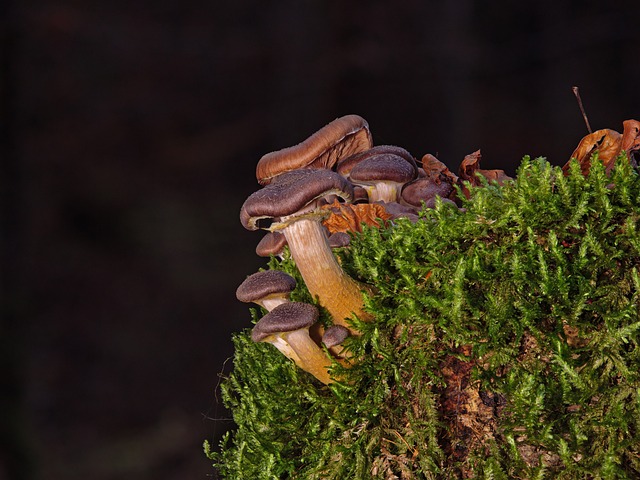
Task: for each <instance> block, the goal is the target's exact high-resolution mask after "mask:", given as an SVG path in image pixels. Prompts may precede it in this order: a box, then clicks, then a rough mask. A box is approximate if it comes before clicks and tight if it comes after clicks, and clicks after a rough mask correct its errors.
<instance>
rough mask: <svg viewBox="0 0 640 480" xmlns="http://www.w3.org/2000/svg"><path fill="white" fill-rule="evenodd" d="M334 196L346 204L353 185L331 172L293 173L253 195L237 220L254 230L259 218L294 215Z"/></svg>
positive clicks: (351, 194)
mask: <svg viewBox="0 0 640 480" xmlns="http://www.w3.org/2000/svg"><path fill="white" fill-rule="evenodd" d="M327 195H336V196H338V197H340V198H342V199H344V200H346V201H349V200H351V198H352V197H353V186H352V185H351V184H350V183H349V181H347V180H346V179H345V178H344V177H342V176H341V175H338V174H337V173H336V172H333V171H331V170H312V169H303V170H294V171H292V172H287V173H283V174H282V175H280V176H279V177H278V178H277V179H276V180H275V181H274V182H272V183H270V184H269V185H267V186H266V187H263V188H262V189H260V190H258V191H257V192H254V193H252V194H251V195H250V196H249V198H247V200H246V201H245V202H244V204H243V205H242V208H241V209H240V221H241V222H242V225H243V226H244V227H245V228H246V229H248V230H257V229H258V228H260V227H259V226H258V221H259V220H260V219H268V218H271V219H276V218H279V217H285V216H290V215H295V214H296V213H298V212H300V211H301V210H303V209H305V207H308V206H309V205H310V204H311V203H312V202H313V201H314V200H317V199H320V198H322V197H325V196H327Z"/></svg>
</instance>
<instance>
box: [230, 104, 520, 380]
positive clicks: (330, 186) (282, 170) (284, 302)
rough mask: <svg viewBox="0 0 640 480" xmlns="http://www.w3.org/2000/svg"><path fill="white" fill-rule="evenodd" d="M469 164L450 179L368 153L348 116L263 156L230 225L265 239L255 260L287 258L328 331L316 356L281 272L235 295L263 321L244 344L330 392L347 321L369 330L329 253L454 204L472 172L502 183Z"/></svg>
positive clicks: (388, 155)
mask: <svg viewBox="0 0 640 480" xmlns="http://www.w3.org/2000/svg"><path fill="white" fill-rule="evenodd" d="M479 159H480V153H479V152H476V153H475V154H474V160H475V162H472V164H470V162H466V163H464V169H463V170H462V169H461V175H460V177H459V176H457V175H455V174H453V173H452V172H451V171H449V169H448V168H447V167H446V165H445V164H443V163H442V162H440V161H439V160H438V159H437V158H436V157H434V156H433V155H431V154H426V155H424V156H423V157H422V160H421V161H420V162H418V161H416V159H415V158H414V157H413V155H411V154H410V153H409V152H408V151H407V150H405V149H404V148H401V147H397V146H391V145H378V146H374V145H373V140H372V136H371V132H370V130H369V124H368V123H367V122H366V120H364V119H363V118H362V117H360V116H358V115H347V116H344V117H341V118H338V119H336V120H334V121H333V122H331V123H329V124H328V125H326V126H324V127H323V128H321V129H320V130H318V131H317V132H316V133H314V134H313V135H311V136H310V137H309V138H307V139H306V140H304V141H303V142H301V143H300V144H298V145H295V146H293V147H288V148H285V149H282V150H278V151H276V152H271V153H269V154H266V155H264V156H263V157H262V158H261V159H260V161H259V162H258V165H257V167H256V178H257V180H258V183H259V184H260V185H262V188H261V189H260V190H257V191H256V192H254V193H253V194H251V195H250V196H249V197H248V198H247V200H246V201H245V202H244V204H243V205H242V208H241V211H240V221H241V223H242V225H243V226H244V227H245V228H247V229H248V230H258V229H264V230H267V231H268V233H267V235H266V236H265V237H264V238H263V240H262V241H261V242H260V243H259V244H258V247H257V248H256V253H257V254H258V255H261V256H271V255H276V256H281V255H282V252H283V251H284V249H285V248H288V249H289V252H290V254H291V257H292V259H293V260H294V262H295V264H296V267H297V268H298V270H299V272H300V275H301V276H302V278H303V280H304V283H305V285H306V287H307V289H308V290H309V293H310V294H311V296H312V297H313V298H314V299H315V300H316V301H317V302H318V304H319V305H321V306H322V307H323V308H324V309H326V310H327V312H328V313H329V315H330V317H331V320H332V322H333V325H334V326H335V327H337V328H333V329H328V330H327V332H325V337H322V331H321V329H320V328H318V327H315V329H316V331H317V332H318V336H319V338H320V337H322V338H323V339H326V340H324V341H323V343H324V345H325V347H326V350H323V349H322V348H321V347H320V346H319V343H320V340H314V338H313V337H314V335H311V336H310V335H309V328H313V325H314V324H315V323H316V322H317V320H318V312H317V309H316V308H315V306H313V305H303V304H299V303H297V302H290V301H289V296H288V295H289V293H290V292H291V290H293V289H294V288H295V281H293V283H292V280H293V279H292V278H291V277H289V278H286V277H288V276H285V275H286V274H284V273H282V272H260V273H258V274H254V275H252V276H250V277H249V278H247V280H246V281H245V282H244V283H243V284H242V285H241V286H240V287H239V288H238V291H237V297H238V299H239V300H241V301H245V302H255V303H257V304H258V305H260V306H262V307H263V308H265V309H266V310H267V311H268V312H269V313H267V314H266V315H265V317H263V318H262V319H261V320H260V321H259V322H258V323H257V324H256V325H255V327H254V331H253V335H252V338H253V340H254V341H267V342H269V343H272V344H273V345H274V346H276V348H278V349H279V350H280V351H281V352H282V353H283V354H284V355H285V356H287V357H288V358H290V359H291V360H293V361H294V362H296V364H297V365H298V366H300V368H302V369H303V370H305V371H307V372H309V373H311V374H313V375H314V376H315V377H316V378H318V379H319V380H320V381H321V382H323V383H325V384H328V383H330V382H331V381H332V379H331V377H330V376H329V374H328V373H327V371H328V368H329V367H330V366H331V364H332V361H333V360H338V361H341V362H342V363H345V361H346V359H348V358H349V355H348V353H346V352H344V350H343V349H341V348H339V346H340V344H341V343H342V342H343V341H344V339H345V338H346V337H347V336H349V335H359V334H360V332H358V331H357V330H356V329H354V328H353V326H352V325H351V323H350V322H349V319H350V318H353V317H357V318H358V319H359V320H361V321H369V320H371V315H370V314H369V313H368V312H366V311H365V310H364V305H363V293H365V292H366V293H369V294H371V293H373V291H372V288H371V287H370V286H368V285H363V284H361V283H360V282H358V281H356V280H355V279H353V278H351V277H350V276H349V275H347V274H346V273H345V272H344V270H343V269H342V267H341V266H340V263H339V261H338V259H337V258H336V256H335V255H334V253H333V251H332V248H345V247H347V248H348V243H349V239H350V237H349V236H348V234H347V235H346V236H345V233H347V232H345V230H347V231H351V232H358V231H360V223H368V224H370V225H371V224H374V225H375V224H377V225H383V224H384V223H385V222H387V221H390V222H393V221H394V220H395V219H397V218H401V217H405V218H409V219H410V220H411V221H418V219H419V217H418V211H419V210H420V209H421V208H423V207H430V208H433V207H434V206H435V204H436V198H438V197H439V198H440V199H441V201H442V202H445V203H451V204H456V202H458V199H457V197H456V195H457V192H458V190H456V188H455V185H460V186H461V187H462V188H464V186H463V184H462V180H468V181H471V182H474V183H475V181H476V180H477V179H476V178H475V176H474V174H475V173H476V172H477V173H478V174H481V175H484V176H485V177H486V178H488V179H491V180H497V181H498V182H503V181H504V180H506V179H507V178H508V177H506V175H504V172H502V171H489V170H480V169H479V168H478V165H479ZM487 172H488V173H487ZM461 178H462V180H461ZM461 191H463V192H464V190H461ZM345 212H347V213H345ZM331 215H347V216H349V222H347V225H349V227H348V228H347V229H345V228H339V229H332V225H335V224H336V222H331V221H330V218H329V217H331ZM372 217H375V218H374V219H373V220H372ZM365 219H368V220H365ZM376 220H380V221H379V222H376ZM338 234H340V235H338ZM336 235H337V236H336ZM337 333H339V335H336V334H337ZM336 339H338V340H336ZM327 351H328V352H331V354H332V355H333V357H334V358H333V359H332V358H330V357H328V356H327V353H325V352H327Z"/></svg>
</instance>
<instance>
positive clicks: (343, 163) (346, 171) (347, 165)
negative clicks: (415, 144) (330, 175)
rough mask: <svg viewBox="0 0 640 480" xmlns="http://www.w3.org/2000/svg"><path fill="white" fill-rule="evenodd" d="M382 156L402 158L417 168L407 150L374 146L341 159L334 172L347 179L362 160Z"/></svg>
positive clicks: (387, 146)
mask: <svg viewBox="0 0 640 480" xmlns="http://www.w3.org/2000/svg"><path fill="white" fill-rule="evenodd" d="M383 154H393V155H397V156H399V157H402V158H404V159H405V160H406V161H407V162H409V163H410V164H411V165H413V166H414V168H417V166H418V165H417V163H416V159H415V158H413V155H411V154H410V153H409V152H408V151H407V150H405V149H404V148H402V147H397V146H395V145H376V146H375V147H371V148H370V149H369V150H365V151H364V152H358V153H354V154H353V155H351V156H349V157H345V158H342V159H341V160H339V161H338V163H337V164H336V172H338V173H339V174H340V175H342V176H343V177H345V178H349V175H350V174H351V170H353V168H354V167H355V166H356V165H358V164H359V163H360V162H362V161H363V160H366V159H368V158H371V157H375V156H377V155H383Z"/></svg>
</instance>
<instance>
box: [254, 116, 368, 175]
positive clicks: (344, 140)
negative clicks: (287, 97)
mask: <svg viewBox="0 0 640 480" xmlns="http://www.w3.org/2000/svg"><path fill="white" fill-rule="evenodd" d="M371 145H372V140H371V132H370V131H369V124H368V123H367V121H366V120H365V119H364V118H362V117H360V116H358V115H346V116H344V117H340V118H337V119H335V120H334V121H333V122H331V123H329V124H327V125H325V126H324V127H323V128H321V129H320V130H318V131H317V132H316V133H314V134H313V135H311V136H310V137H309V138H307V139H306V140H305V141H303V142H302V143H299V144H298V145H295V146H293V147H287V148H284V149H282V150H278V151H275V152H271V153H267V154H266V155H264V156H263V157H262V158H261V159H260V160H259V161H258V165H257V167H256V178H257V179H258V183H260V185H268V184H269V183H271V181H272V180H273V179H274V178H276V177H277V176H278V175H281V174H283V173H285V172H290V171H293V170H298V169H301V168H318V169H329V170H331V169H332V168H333V166H334V165H335V164H336V162H337V161H338V160H339V159H340V158H343V157H347V156H349V155H352V154H354V153H356V152H361V151H363V150H367V149H369V148H371Z"/></svg>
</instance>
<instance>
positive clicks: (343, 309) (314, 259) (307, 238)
mask: <svg viewBox="0 0 640 480" xmlns="http://www.w3.org/2000/svg"><path fill="white" fill-rule="evenodd" d="M282 233H284V236H285V237H286V239H287V244H288V245H289V249H290V251H291V256H292V257H293V260H294V261H295V263H296V266H297V267H298V269H299V271H300V274H301V275H302V278H303V279H304V282H305V284H306V285H307V288H308V289H309V292H310V293H311V295H312V296H313V297H314V298H316V297H317V298H318V301H319V302H320V305H322V306H323V307H324V308H326V309H327V310H328V311H329V313H330V314H331V316H332V317H333V321H334V323H335V324H336V325H343V326H345V327H347V328H348V329H349V330H350V331H351V332H352V333H353V334H358V333H359V332H356V331H353V328H352V327H350V326H349V325H348V324H347V322H346V321H345V319H346V318H347V317H350V316H351V315H352V314H355V315H357V316H358V317H359V318H360V319H362V320H370V319H371V315H369V314H368V313H366V312H365V311H364V310H363V306H364V305H363V300H362V292H363V291H364V290H367V288H366V286H364V285H362V284H360V283H359V282H356V281H355V280H354V279H353V278H351V277H350V276H348V275H347V274H346V273H345V272H344V271H343V270H342V268H341V267H340V265H339V264H338V261H337V260H336V257H334V255H333V253H332V252H331V247H329V243H328V240H327V236H326V234H325V232H324V229H323V227H322V224H321V223H320V222H319V221H318V220H317V219H314V218H300V219H297V220H295V221H292V222H291V223H290V224H289V225H287V226H286V227H285V228H284V229H283V231H282Z"/></svg>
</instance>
